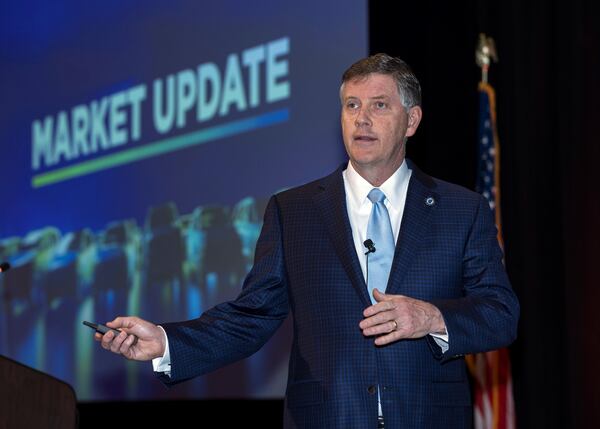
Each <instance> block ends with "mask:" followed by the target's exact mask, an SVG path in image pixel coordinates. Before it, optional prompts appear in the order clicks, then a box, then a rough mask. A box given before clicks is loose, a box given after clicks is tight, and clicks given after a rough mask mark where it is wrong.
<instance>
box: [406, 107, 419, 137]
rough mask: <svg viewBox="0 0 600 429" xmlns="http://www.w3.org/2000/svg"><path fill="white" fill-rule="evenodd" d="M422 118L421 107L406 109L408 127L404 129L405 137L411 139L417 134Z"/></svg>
mask: <svg viewBox="0 0 600 429" xmlns="http://www.w3.org/2000/svg"><path fill="white" fill-rule="evenodd" d="M422 117H423V110H421V106H413V107H411V108H410V109H408V125H407V127H406V137H411V136H413V135H414V134H415V133H416V132H417V128H419V124H420V123H421V118H422Z"/></svg>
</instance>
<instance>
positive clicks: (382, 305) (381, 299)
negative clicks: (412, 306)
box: [363, 289, 402, 317]
mask: <svg viewBox="0 0 600 429" xmlns="http://www.w3.org/2000/svg"><path fill="white" fill-rule="evenodd" d="M373 297H374V298H375V300H376V301H377V304H373V305H370V306H369V307H367V308H365V311H363V316H365V317H370V316H373V315H374V314H377V313H380V312H382V311H389V310H393V309H394V308H395V307H396V305H395V304H394V299H397V298H402V295H386V294H384V293H381V292H379V290H377V289H374V290H373Z"/></svg>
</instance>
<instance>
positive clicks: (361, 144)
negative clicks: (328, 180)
mask: <svg viewBox="0 0 600 429" xmlns="http://www.w3.org/2000/svg"><path fill="white" fill-rule="evenodd" d="M341 97H342V134H343V137H344V145H345V146H346V151H347V152H348V156H349V157H350V160H351V161H352V165H353V166H354V168H355V169H356V170H357V171H358V173H359V174H361V175H362V176H363V177H365V178H366V179H367V180H369V181H370V182H371V183H373V180H371V178H373V179H374V180H375V181H379V180H380V179H381V181H385V180H386V179H387V178H388V177H389V176H391V175H392V174H393V173H394V171H396V169H397V168H398V167H399V166H400V165H401V164H402V161H403V160H404V140H405V138H406V137H410V136H412V135H413V134H414V133H415V131H416V130H417V127H418V125H419V121H420V119H421V109H420V108H419V107H418V106H417V107H413V108H411V109H410V112H407V111H406V109H405V108H404V106H402V102H401V99H400V94H399V93H398V87H397V86H396V82H395V80H394V78H393V77H391V76H388V75H384V74H379V73H373V74H370V75H368V76H366V77H364V78H358V79H355V80H351V81H348V82H346V83H345V84H344V87H343V89H342V94H341ZM408 113H410V118H409V114H408Z"/></svg>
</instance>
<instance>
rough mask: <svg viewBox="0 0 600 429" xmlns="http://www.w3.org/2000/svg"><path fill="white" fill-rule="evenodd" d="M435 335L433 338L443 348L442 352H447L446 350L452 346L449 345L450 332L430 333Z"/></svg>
mask: <svg viewBox="0 0 600 429" xmlns="http://www.w3.org/2000/svg"><path fill="white" fill-rule="evenodd" d="M429 335H431V336H432V337H433V340H434V341H435V342H436V344H437V345H438V346H440V348H441V349H442V353H446V351H448V348H449V347H450V346H449V345H448V343H449V339H448V334H447V333H446V334H429Z"/></svg>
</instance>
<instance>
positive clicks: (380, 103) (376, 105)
mask: <svg viewBox="0 0 600 429" xmlns="http://www.w3.org/2000/svg"><path fill="white" fill-rule="evenodd" d="M375 107H377V108H378V109H385V108H386V107H387V103H384V102H383V101H378V102H377V103H375Z"/></svg>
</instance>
